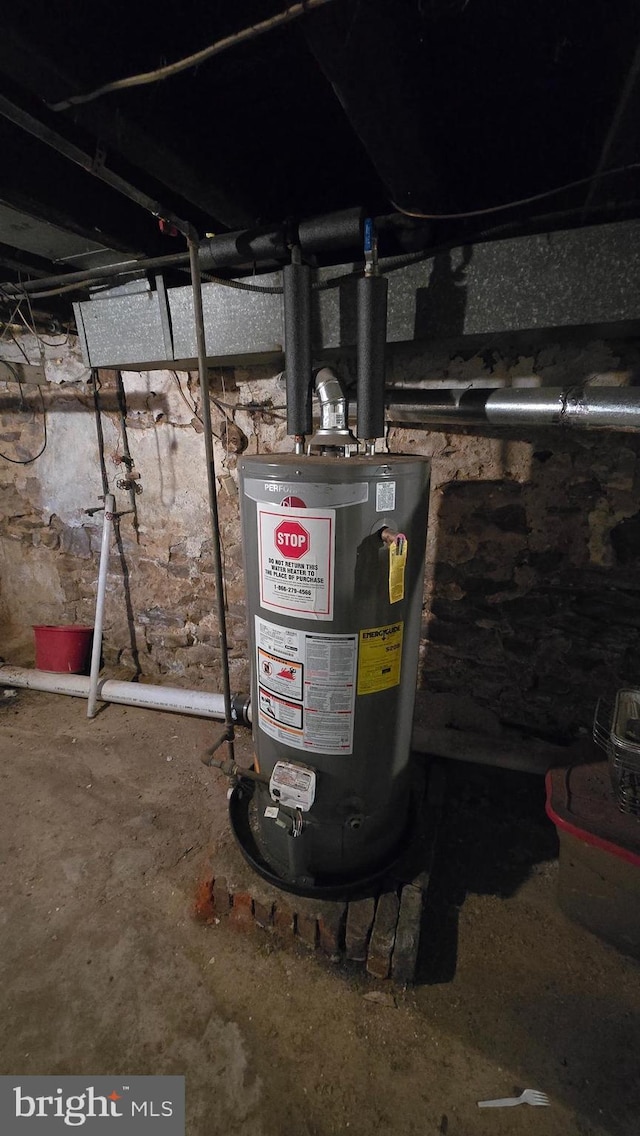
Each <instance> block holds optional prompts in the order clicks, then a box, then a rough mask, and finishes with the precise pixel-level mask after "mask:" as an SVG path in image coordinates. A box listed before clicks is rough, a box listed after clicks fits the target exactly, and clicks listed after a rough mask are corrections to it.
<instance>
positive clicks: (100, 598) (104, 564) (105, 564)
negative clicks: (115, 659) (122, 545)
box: [87, 493, 116, 718]
mask: <svg viewBox="0 0 640 1136" xmlns="http://www.w3.org/2000/svg"><path fill="white" fill-rule="evenodd" d="M115 509H116V499H115V497H114V495H113V493H106V494H105V498H104V521H103V522H102V544H101V546H100V569H99V571H98V587H97V591H96V614H95V619H94V621H93V648H92V651H91V674H90V677H89V700H88V702H87V718H95V716H96V703H97V701H98V679H99V677H100V659H101V657H102V626H103V623H104V598H105V594H106V591H107V572H108V569H109V546H110V544H111V530H112V528H113V514H114V513H115Z"/></svg>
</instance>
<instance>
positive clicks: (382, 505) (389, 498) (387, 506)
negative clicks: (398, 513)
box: [376, 481, 396, 513]
mask: <svg viewBox="0 0 640 1136" xmlns="http://www.w3.org/2000/svg"><path fill="white" fill-rule="evenodd" d="M395 507H396V483H395V481H377V482H376V513H392V512H393V510H394V509H395Z"/></svg>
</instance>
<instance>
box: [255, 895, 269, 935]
mask: <svg viewBox="0 0 640 1136" xmlns="http://www.w3.org/2000/svg"><path fill="white" fill-rule="evenodd" d="M253 918H254V919H255V921H256V923H257V924H258V927H264V928H265V929H268V928H270V927H271V924H272V920H273V904H272V903H258V900H257V899H254V901H253Z"/></svg>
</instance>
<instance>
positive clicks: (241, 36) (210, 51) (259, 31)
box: [48, 0, 331, 111]
mask: <svg viewBox="0 0 640 1136" xmlns="http://www.w3.org/2000/svg"><path fill="white" fill-rule="evenodd" d="M328 3H331V0H302V2H301V3H299V4H292V5H291V6H290V7H289V8H285V9H284V11H282V12H278V13H277V14H276V15H275V16H269V17H268V19H266V20H261V21H260V23H258V24H253V25H252V26H251V27H248V28H243V29H242V30H241V31H239V32H233V34H232V35H228V36H225V37H224V39H220V40H218V41H217V42H216V43H212V44H210V45H209V47H204V48H202V49H201V50H200V51H196V52H194V54H193V55H187V56H185V58H184V59H178V60H176V62H175V63H169V64H167V65H166V66H165V67H158V68H156V70H155V71H143V72H141V73H140V74H138V75H129V76H128V77H127V78H126V79H116V80H114V81H113V82H111V83H103V85H102V86H101V87H97V88H96V89H95V90H94V91H89V92H88V94H84V95H71V96H70V97H69V98H68V99H64V100H62V101H61V102H58V103H48V107H49V110H55V111H60V110H68V108H69V107H72V106H81V105H82V104H83V103H90V102H93V100H94V99H98V98H100V97H101V96H102V95H109V94H111V93H112V92H113V91H123V90H128V89H129V88H130V87H142V86H145V85H147V84H148V83H158V82H160V81H161V80H162V79H170V78H171V77H172V76H173V75H179V74H180V72H181V71H187V70H188V69H189V68H190V67H197V65H198V64H199V63H204V62H205V61H206V60H207V59H211V58H212V57H213V56H214V55H219V54H220V53H221V52H223V51H226V50H227V49H228V48H230V47H235V46H236V45H237V44H239V43H246V42H247V41H248V40H251V39H257V37H258V36H261V35H264V33H265V32H270V31H273V29H274V28H279V27H282V25H283V24H288V23H290V22H291V20H296V19H297V18H298V16H304V15H305V13H306V12H311V11H312V10H313V9H314V8H320V7H322V5H323V4H328Z"/></svg>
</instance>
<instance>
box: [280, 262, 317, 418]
mask: <svg viewBox="0 0 640 1136" xmlns="http://www.w3.org/2000/svg"><path fill="white" fill-rule="evenodd" d="M282 285H283V293H284V295H283V300H284V349H285V376H286V382H287V398H286V402H287V434H293V436H294V437H295V438H296V439H299V438H303V437H304V435H306V434H310V433H311V430H312V414H311V378H312V375H311V269H310V268H309V266H308V265H306V264H302V263H301V261H300V250H299V249H297V248H294V249H293V252H292V258H291V264H287V265H285V267H284V268H283V270H282Z"/></svg>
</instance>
